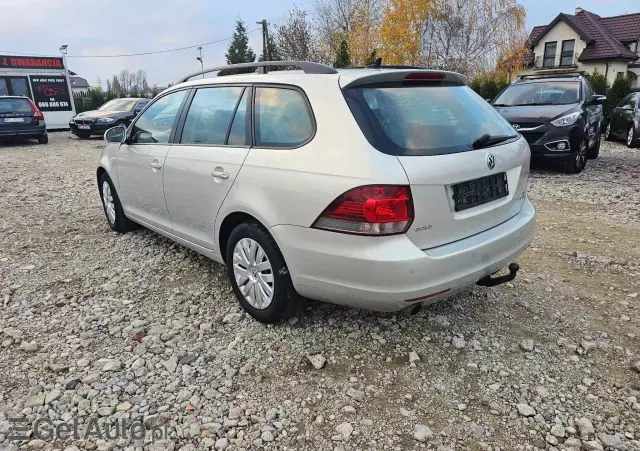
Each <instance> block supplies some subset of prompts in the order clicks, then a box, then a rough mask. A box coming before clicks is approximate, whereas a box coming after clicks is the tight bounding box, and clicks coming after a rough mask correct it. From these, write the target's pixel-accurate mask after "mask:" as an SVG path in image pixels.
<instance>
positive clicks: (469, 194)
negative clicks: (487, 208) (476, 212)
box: [452, 172, 509, 211]
mask: <svg viewBox="0 0 640 451" xmlns="http://www.w3.org/2000/svg"><path fill="white" fill-rule="evenodd" d="M452 188H453V200H454V202H455V210H456V211H463V210H468V209H469V208H473V207H477V206H479V205H482V204H486V203H489V202H493V201H494V200H496V199H500V198H502V197H507V196H508V195H509V184H508V183H507V174H506V173H504V172H501V173H499V174H493V175H489V176H487V177H482V178H479V179H475V180H469V181H468V182H462V183H458V184H457V185H453V186H452Z"/></svg>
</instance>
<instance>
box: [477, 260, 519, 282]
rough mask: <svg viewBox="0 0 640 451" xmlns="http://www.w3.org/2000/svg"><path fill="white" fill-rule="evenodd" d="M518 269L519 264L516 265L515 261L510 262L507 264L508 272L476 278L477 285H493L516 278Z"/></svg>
mask: <svg viewBox="0 0 640 451" xmlns="http://www.w3.org/2000/svg"><path fill="white" fill-rule="evenodd" d="M519 270H520V265H518V264H517V263H511V264H510V265H509V274H506V275H504V276H498V277H493V278H492V277H491V276H487V277H483V278H482V279H480V280H478V285H480V286H481V287H495V286H496V285H501V284H503V283H507V282H511V281H512V280H513V279H515V278H516V274H518V271H519Z"/></svg>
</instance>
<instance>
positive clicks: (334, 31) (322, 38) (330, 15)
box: [313, 0, 359, 62]
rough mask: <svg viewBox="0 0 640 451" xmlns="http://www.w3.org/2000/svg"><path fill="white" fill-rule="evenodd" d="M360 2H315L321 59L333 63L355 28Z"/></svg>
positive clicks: (332, 0) (330, 0)
mask: <svg viewBox="0 0 640 451" xmlns="http://www.w3.org/2000/svg"><path fill="white" fill-rule="evenodd" d="M358 3H359V0H313V8H314V13H315V14H314V20H315V33H316V36H317V39H318V50H319V55H318V56H319V57H320V59H321V60H322V61H324V62H329V61H331V60H332V59H333V58H334V56H335V55H337V54H338V51H339V49H340V43H341V42H342V41H343V40H347V39H348V37H349V33H350V32H351V30H352V29H353V27H354V22H355V14H356V7H357V5H358Z"/></svg>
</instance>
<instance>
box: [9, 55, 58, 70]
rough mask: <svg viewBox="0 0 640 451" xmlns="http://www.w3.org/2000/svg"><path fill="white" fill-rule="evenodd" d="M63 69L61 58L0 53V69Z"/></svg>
mask: <svg viewBox="0 0 640 451" xmlns="http://www.w3.org/2000/svg"><path fill="white" fill-rule="evenodd" d="M3 68H8V69H64V62H63V60H62V58H43V57H40V56H38V57H36V56H8V55H0V69H3Z"/></svg>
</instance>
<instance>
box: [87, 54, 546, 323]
mask: <svg viewBox="0 0 640 451" xmlns="http://www.w3.org/2000/svg"><path fill="white" fill-rule="evenodd" d="M272 64H274V63H255V64H245V65H241V68H242V69H244V68H246V67H253V68H258V69H259V70H260V72H256V73H250V74H243V75H232V76H224V77H211V76H208V78H201V77H202V76H204V75H205V74H209V73H211V72H213V71H215V70H217V69H220V68H216V69H210V70H208V71H203V72H201V73H198V74H194V75H197V78H194V76H193V75H192V76H190V77H187V78H186V79H185V81H184V82H182V83H179V84H177V85H175V86H172V87H171V88H169V89H167V90H166V91H164V92H163V93H161V94H160V95H158V96H157V97H156V98H155V99H154V100H153V101H152V102H151V103H150V104H149V105H147V107H146V108H145V109H144V110H143V111H142V112H141V114H139V115H138V116H137V118H136V119H135V120H134V121H133V123H132V124H131V125H130V126H129V127H128V129H125V128H124V127H114V128H113V129H111V130H109V131H108V132H107V133H106V134H105V138H106V140H107V141H108V142H109V143H108V145H107V146H106V148H105V149H104V151H103V152H102V156H101V158H100V164H99V167H98V170H97V180H98V186H99V190H100V195H101V197H102V201H103V205H104V211H105V213H106V217H107V221H108V223H109V226H110V227H111V228H112V229H113V230H115V231H118V232H126V231H129V230H131V229H132V227H133V226H134V223H137V224H140V225H142V226H144V227H147V228H149V229H151V230H154V231H156V232H158V233H160V234H162V235H164V236H166V237H169V238H170V239H172V240H174V241H176V242H178V243H180V244H182V245H184V246H186V247H188V248H191V249H193V250H195V251H197V252H199V253H201V254H203V255H206V256H208V257H209V258H211V259H213V260H215V261H217V262H219V263H223V264H226V266H227V270H228V275H229V280H230V282H231V285H232V286H233V290H234V292H235V294H236V296H237V298H238V300H239V302H240V304H241V305H242V307H243V308H244V309H245V310H246V311H247V312H248V313H249V314H250V315H251V316H253V317H254V318H256V319H257V320H259V321H262V322H267V323H268V322H275V321H278V320H280V319H282V318H284V317H286V316H287V314H288V312H289V311H290V310H291V309H292V308H293V307H294V306H295V303H296V299H298V295H300V296H304V297H308V298H313V299H318V300H322V301H327V302H332V303H337V304H344V305H349V306H356V307H361V308H365V309H372V310H378V311H397V310H401V309H404V308H414V309H415V308H417V307H416V306H420V305H422V304H424V303H426V302H435V301H437V300H439V299H443V298H445V297H447V296H451V295H453V294H454V293H456V292H458V291H460V290H462V289H463V288H465V287H467V286H469V285H471V284H475V283H479V284H481V285H485V286H492V285H496V284H499V283H504V282H505V281H507V280H512V279H513V278H514V277H515V275H516V272H517V270H518V265H517V264H515V263H512V264H511V265H509V263H511V262H512V261H513V259H514V258H516V257H517V256H518V255H519V254H520V253H522V252H523V251H524V250H525V249H526V248H527V247H528V246H529V244H530V243H531V240H532V238H533V233H534V222H535V209H534V207H533V206H532V204H531V203H530V202H529V200H528V199H527V185H528V178H529V161H530V151H529V146H528V145H527V142H526V141H525V140H524V139H523V138H522V137H521V136H520V135H519V134H518V133H517V132H516V131H515V130H514V129H513V128H512V127H511V126H510V125H509V124H508V123H507V122H506V121H505V120H504V119H503V118H502V117H501V116H500V115H499V114H498V113H497V112H496V111H495V110H494V109H493V108H492V107H491V106H490V105H489V104H487V103H486V102H485V101H484V100H483V99H481V98H480V97H479V96H477V95H476V94H475V93H474V92H473V91H472V90H471V89H469V88H468V87H467V86H466V79H465V77H463V76H461V75H459V74H455V73H451V72H443V71H427V70H419V69H413V68H411V69H402V68H401V69H398V68H389V69H385V68H384V67H379V68H373V69H349V70H343V71H339V72H338V71H336V70H335V69H333V68H331V67H328V66H324V65H321V64H317V63H307V62H293V61H291V62H284V63H283V62H278V63H275V64H278V65H286V66H298V67H299V68H301V69H302V71H300V70H296V71H278V72H269V73H265V72H266V71H265V70H264V69H265V67H268V66H269V65H272ZM506 265H509V274H506V275H502V276H498V277H495V276H493V277H492V275H493V274H495V273H496V272H498V271H499V270H500V269H501V268H503V267H505V266H506Z"/></svg>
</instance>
